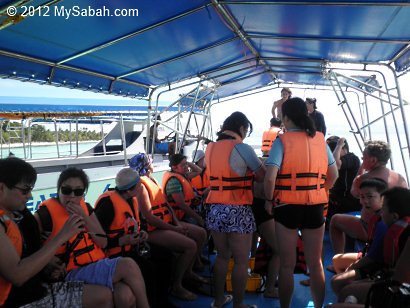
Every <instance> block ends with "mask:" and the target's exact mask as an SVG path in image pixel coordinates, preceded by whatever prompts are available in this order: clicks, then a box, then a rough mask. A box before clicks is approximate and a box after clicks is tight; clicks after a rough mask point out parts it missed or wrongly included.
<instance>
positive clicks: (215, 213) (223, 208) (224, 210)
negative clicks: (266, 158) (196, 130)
mask: <svg viewBox="0 0 410 308" xmlns="http://www.w3.org/2000/svg"><path fill="white" fill-rule="evenodd" d="M248 131H249V134H250V133H251V132H252V123H251V122H249V120H248V118H247V117H246V116H245V115H244V114H243V113H241V112H234V113H232V114H231V115H230V116H229V117H228V118H227V119H226V120H225V121H224V123H223V125H222V128H221V131H219V132H218V133H217V135H218V139H217V141H216V142H215V143H210V144H209V145H208V147H207V149H206V153H205V161H206V165H207V172H208V175H209V180H210V185H211V190H210V192H209V195H208V197H207V199H206V203H207V204H208V213H207V217H206V226H207V228H208V229H209V230H210V231H211V235H212V237H213V240H214V243H215V247H216V249H217V252H218V254H217V257H216V262H215V267H214V272H215V301H214V302H213V304H212V305H213V307H221V306H222V305H224V304H225V303H228V302H229V301H231V300H232V297H231V296H226V297H225V296H224V286H225V277H226V274H227V271H228V262H229V259H230V257H231V256H233V258H234V261H235V265H234V268H233V272H232V287H233V300H234V303H233V307H234V308H242V307H247V306H246V305H244V304H243V303H242V301H243V297H244V293H245V288H246V281H247V278H248V271H247V270H248V259H249V252H250V250H251V244H252V234H253V232H255V230H256V225H255V219H254V217H253V213H252V209H251V204H252V201H253V194H252V182H253V179H254V177H255V180H256V181H259V182H261V181H263V178H264V176H265V167H264V166H263V165H262V163H261V161H260V160H259V159H258V157H257V156H256V154H255V152H254V150H253V149H252V148H251V147H250V146H249V145H247V144H244V143H243V139H245V137H246V136H247V135H248Z"/></svg>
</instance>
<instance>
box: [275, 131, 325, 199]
mask: <svg viewBox="0 0 410 308" xmlns="http://www.w3.org/2000/svg"><path fill="white" fill-rule="evenodd" d="M279 138H280V140H281V141H282V143H283V150H284V155H283V161H282V166H281V167H280V169H279V172H278V175H277V178H276V183H275V191H274V194H273V197H274V199H275V201H276V204H277V205H279V204H306V205H315V204H326V203H328V196H327V194H326V190H325V185H324V183H325V179H326V173H327V168H328V159H327V151H326V143H325V139H324V137H323V134H322V133H320V132H316V135H315V136H314V137H313V138H311V137H309V136H307V135H306V133H305V132H286V133H284V134H281V135H279Z"/></svg>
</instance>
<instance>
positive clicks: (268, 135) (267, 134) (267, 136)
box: [261, 126, 281, 152]
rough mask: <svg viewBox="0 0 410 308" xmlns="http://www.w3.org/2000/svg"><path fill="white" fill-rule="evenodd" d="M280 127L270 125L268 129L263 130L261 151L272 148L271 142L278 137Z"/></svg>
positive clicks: (267, 150)
mask: <svg viewBox="0 0 410 308" xmlns="http://www.w3.org/2000/svg"><path fill="white" fill-rule="evenodd" d="M280 131H281V129H280V128H279V127H275V126H272V127H270V128H269V129H267V130H265V131H264V132H263V135H262V147H261V151H262V152H269V151H270V149H271V148H272V144H273V142H274V141H275V139H276V137H278V135H279V133H280Z"/></svg>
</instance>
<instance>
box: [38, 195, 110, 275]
mask: <svg viewBox="0 0 410 308" xmlns="http://www.w3.org/2000/svg"><path fill="white" fill-rule="evenodd" d="M80 205H81V207H82V208H83V210H84V212H85V213H86V215H89V212H88V208H87V205H86V204H85V201H84V199H81V202H80ZM40 206H45V207H47V210H48V212H49V213H50V216H51V220H52V224H53V228H52V231H51V234H50V236H49V237H48V239H47V241H49V240H51V239H52V238H53V237H54V236H56V235H57V233H58V232H60V230H61V229H62V228H63V226H64V224H65V222H66V221H67V219H68V218H69V214H68V212H67V211H66V209H65V208H64V207H63V206H62V205H61V204H60V202H58V200H57V199H55V198H50V199H48V200H46V201H44V202H43V203H41V204H40ZM56 256H57V257H59V258H61V259H62V261H64V262H65V263H66V268H67V271H70V270H72V269H75V268H78V267H81V266H85V265H87V264H90V263H93V262H96V261H98V260H101V259H104V258H105V254H104V252H103V251H102V249H101V248H100V247H98V246H96V245H94V242H93V239H92V238H91V236H90V235H89V234H88V233H86V232H80V233H79V234H77V235H74V236H73V237H72V238H70V240H68V242H66V243H65V244H63V245H62V246H60V248H58V250H57V252H56Z"/></svg>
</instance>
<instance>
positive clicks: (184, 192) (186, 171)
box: [162, 154, 204, 226]
mask: <svg viewBox="0 0 410 308" xmlns="http://www.w3.org/2000/svg"><path fill="white" fill-rule="evenodd" d="M169 166H170V167H171V170H170V171H166V172H165V173H164V175H163V176H162V190H163V191H164V193H165V195H166V197H167V201H168V203H169V204H170V205H171V206H172V208H173V209H174V212H175V214H176V215H177V218H178V219H179V220H183V219H185V218H188V217H190V218H193V219H194V220H195V221H196V222H197V223H198V224H199V225H200V226H204V221H203V219H202V217H201V216H200V215H199V214H198V213H197V212H196V211H195V210H194V208H193V205H194V204H196V202H198V199H200V197H199V196H198V194H197V193H196V191H195V190H194V188H193V187H192V184H191V179H192V178H194V177H196V176H197V175H199V174H200V173H201V171H202V169H201V168H199V167H198V166H197V165H195V164H193V163H190V162H188V161H187V159H186V157H185V156H184V155H182V154H174V155H172V156H171V157H170V158H169Z"/></svg>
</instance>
